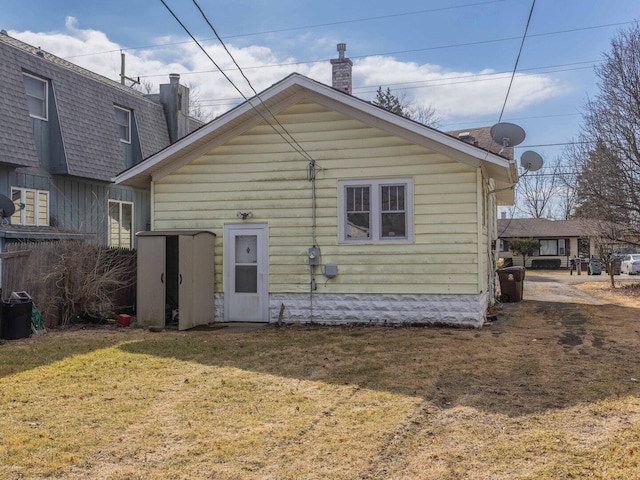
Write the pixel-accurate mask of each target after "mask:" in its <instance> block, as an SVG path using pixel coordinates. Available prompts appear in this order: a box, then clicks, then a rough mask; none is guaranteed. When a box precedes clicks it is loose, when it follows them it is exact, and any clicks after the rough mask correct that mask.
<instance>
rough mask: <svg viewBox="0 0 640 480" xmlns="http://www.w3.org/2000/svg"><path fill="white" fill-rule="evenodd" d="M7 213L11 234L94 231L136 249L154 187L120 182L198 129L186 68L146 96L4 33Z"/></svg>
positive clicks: (0, 179)
mask: <svg viewBox="0 0 640 480" xmlns="http://www.w3.org/2000/svg"><path fill="white" fill-rule="evenodd" d="M0 86H1V88H0V194H2V195H5V196H6V197H9V198H10V199H12V200H13V203H14V204H15V205H16V211H15V213H14V214H13V216H11V217H10V218H0V252H2V251H4V250H5V244H6V243H7V242H15V241H25V240H39V239H61V238H87V239H89V240H91V241H94V242H96V243H99V244H103V245H110V246H120V247H127V248H133V247H135V235H134V234H135V232H137V231H140V230H148V229H149V222H150V210H149V208H150V202H149V198H150V197H149V191H148V190H145V189H140V188H132V187H125V186H122V185H114V184H113V183H112V182H111V179H112V178H113V177H115V175H116V174H118V173H119V172H121V171H122V170H124V169H126V168H129V167H131V166H133V165H136V164H137V163H139V162H141V161H142V160H143V159H144V158H146V157H149V156H150V155H153V154H154V153H157V152H158V151H160V150H162V149H163V148H165V147H167V146H168V145H169V144H170V143H172V142H174V141H176V140H177V139H179V138H180V137H182V136H184V135H186V134H187V133H189V132H190V131H193V130H195V129H196V128H198V127H199V126H200V125H201V122H198V121H195V120H194V119H193V118H190V117H189V116H188V111H189V89H188V88H186V87H185V86H183V85H180V84H179V75H171V76H170V83H168V84H165V85H161V86H160V94H159V95H158V94H156V95H144V94H142V93H141V92H138V91H136V90H134V89H132V88H129V87H126V86H124V85H121V84H120V83H118V82H115V81H112V80H109V79H107V78H105V77H103V76H100V75H98V74H95V73H93V72H90V71H88V70H85V69H83V68H80V67H78V66H77V65H74V64H72V63H70V62H68V61H66V60H63V59H61V58H59V57H56V56H54V55H51V54H50V53H47V52H44V51H42V50H41V49H40V48H38V47H34V46H31V45H28V44H26V43H23V42H21V41H19V40H17V39H15V38H12V37H10V36H9V35H8V34H7V32H6V31H4V30H3V31H1V32H0Z"/></svg>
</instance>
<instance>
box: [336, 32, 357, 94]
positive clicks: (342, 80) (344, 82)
mask: <svg viewBox="0 0 640 480" xmlns="http://www.w3.org/2000/svg"><path fill="white" fill-rule="evenodd" d="M346 50H347V44H346V43H339V44H338V58H332V59H331V65H332V67H333V71H332V75H331V86H332V87H333V88H335V89H336V90H340V91H341V92H345V93H348V94H349V95H351V69H352V67H353V62H352V61H351V60H350V59H348V58H345V57H344V52H346Z"/></svg>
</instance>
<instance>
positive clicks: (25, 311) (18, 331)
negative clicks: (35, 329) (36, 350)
mask: <svg viewBox="0 0 640 480" xmlns="http://www.w3.org/2000/svg"><path fill="white" fill-rule="evenodd" d="M32 309H33V302H32V301H31V300H27V301H24V302H7V301H3V302H2V315H1V316H0V338H3V339H5V340H17V339H19V338H27V337H28V336H29V335H31V310H32Z"/></svg>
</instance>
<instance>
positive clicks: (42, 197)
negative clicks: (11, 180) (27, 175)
mask: <svg viewBox="0 0 640 480" xmlns="http://www.w3.org/2000/svg"><path fill="white" fill-rule="evenodd" d="M11 199H12V200H13V203H14V205H15V206H16V210H15V212H14V213H13V215H12V216H11V223H12V224H14V225H35V226H38V227H42V226H47V225H49V192H47V191H45V190H34V189H31V188H17V187H11Z"/></svg>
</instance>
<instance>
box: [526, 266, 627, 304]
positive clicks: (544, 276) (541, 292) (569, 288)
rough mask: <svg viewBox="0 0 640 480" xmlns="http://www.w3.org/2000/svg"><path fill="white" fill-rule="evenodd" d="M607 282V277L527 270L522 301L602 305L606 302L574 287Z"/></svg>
mask: <svg viewBox="0 0 640 480" xmlns="http://www.w3.org/2000/svg"><path fill="white" fill-rule="evenodd" d="M625 276H626V275H625ZM619 279H620V276H619V275H617V276H616V281H617V280H619ZM609 281H610V279H609V276H608V275H586V274H583V275H576V274H575V272H574V274H573V275H569V273H568V272H565V273H562V272H536V271H532V270H527V272H526V275H525V279H524V294H523V300H533V301H539V302H559V303H582V304H588V305H604V304H605V303H606V302H604V301H602V300H600V299H597V298H595V297H593V296H591V295H589V294H588V293H586V292H583V291H581V290H578V289H577V288H576V287H574V285H576V284H578V283H583V282H609Z"/></svg>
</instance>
